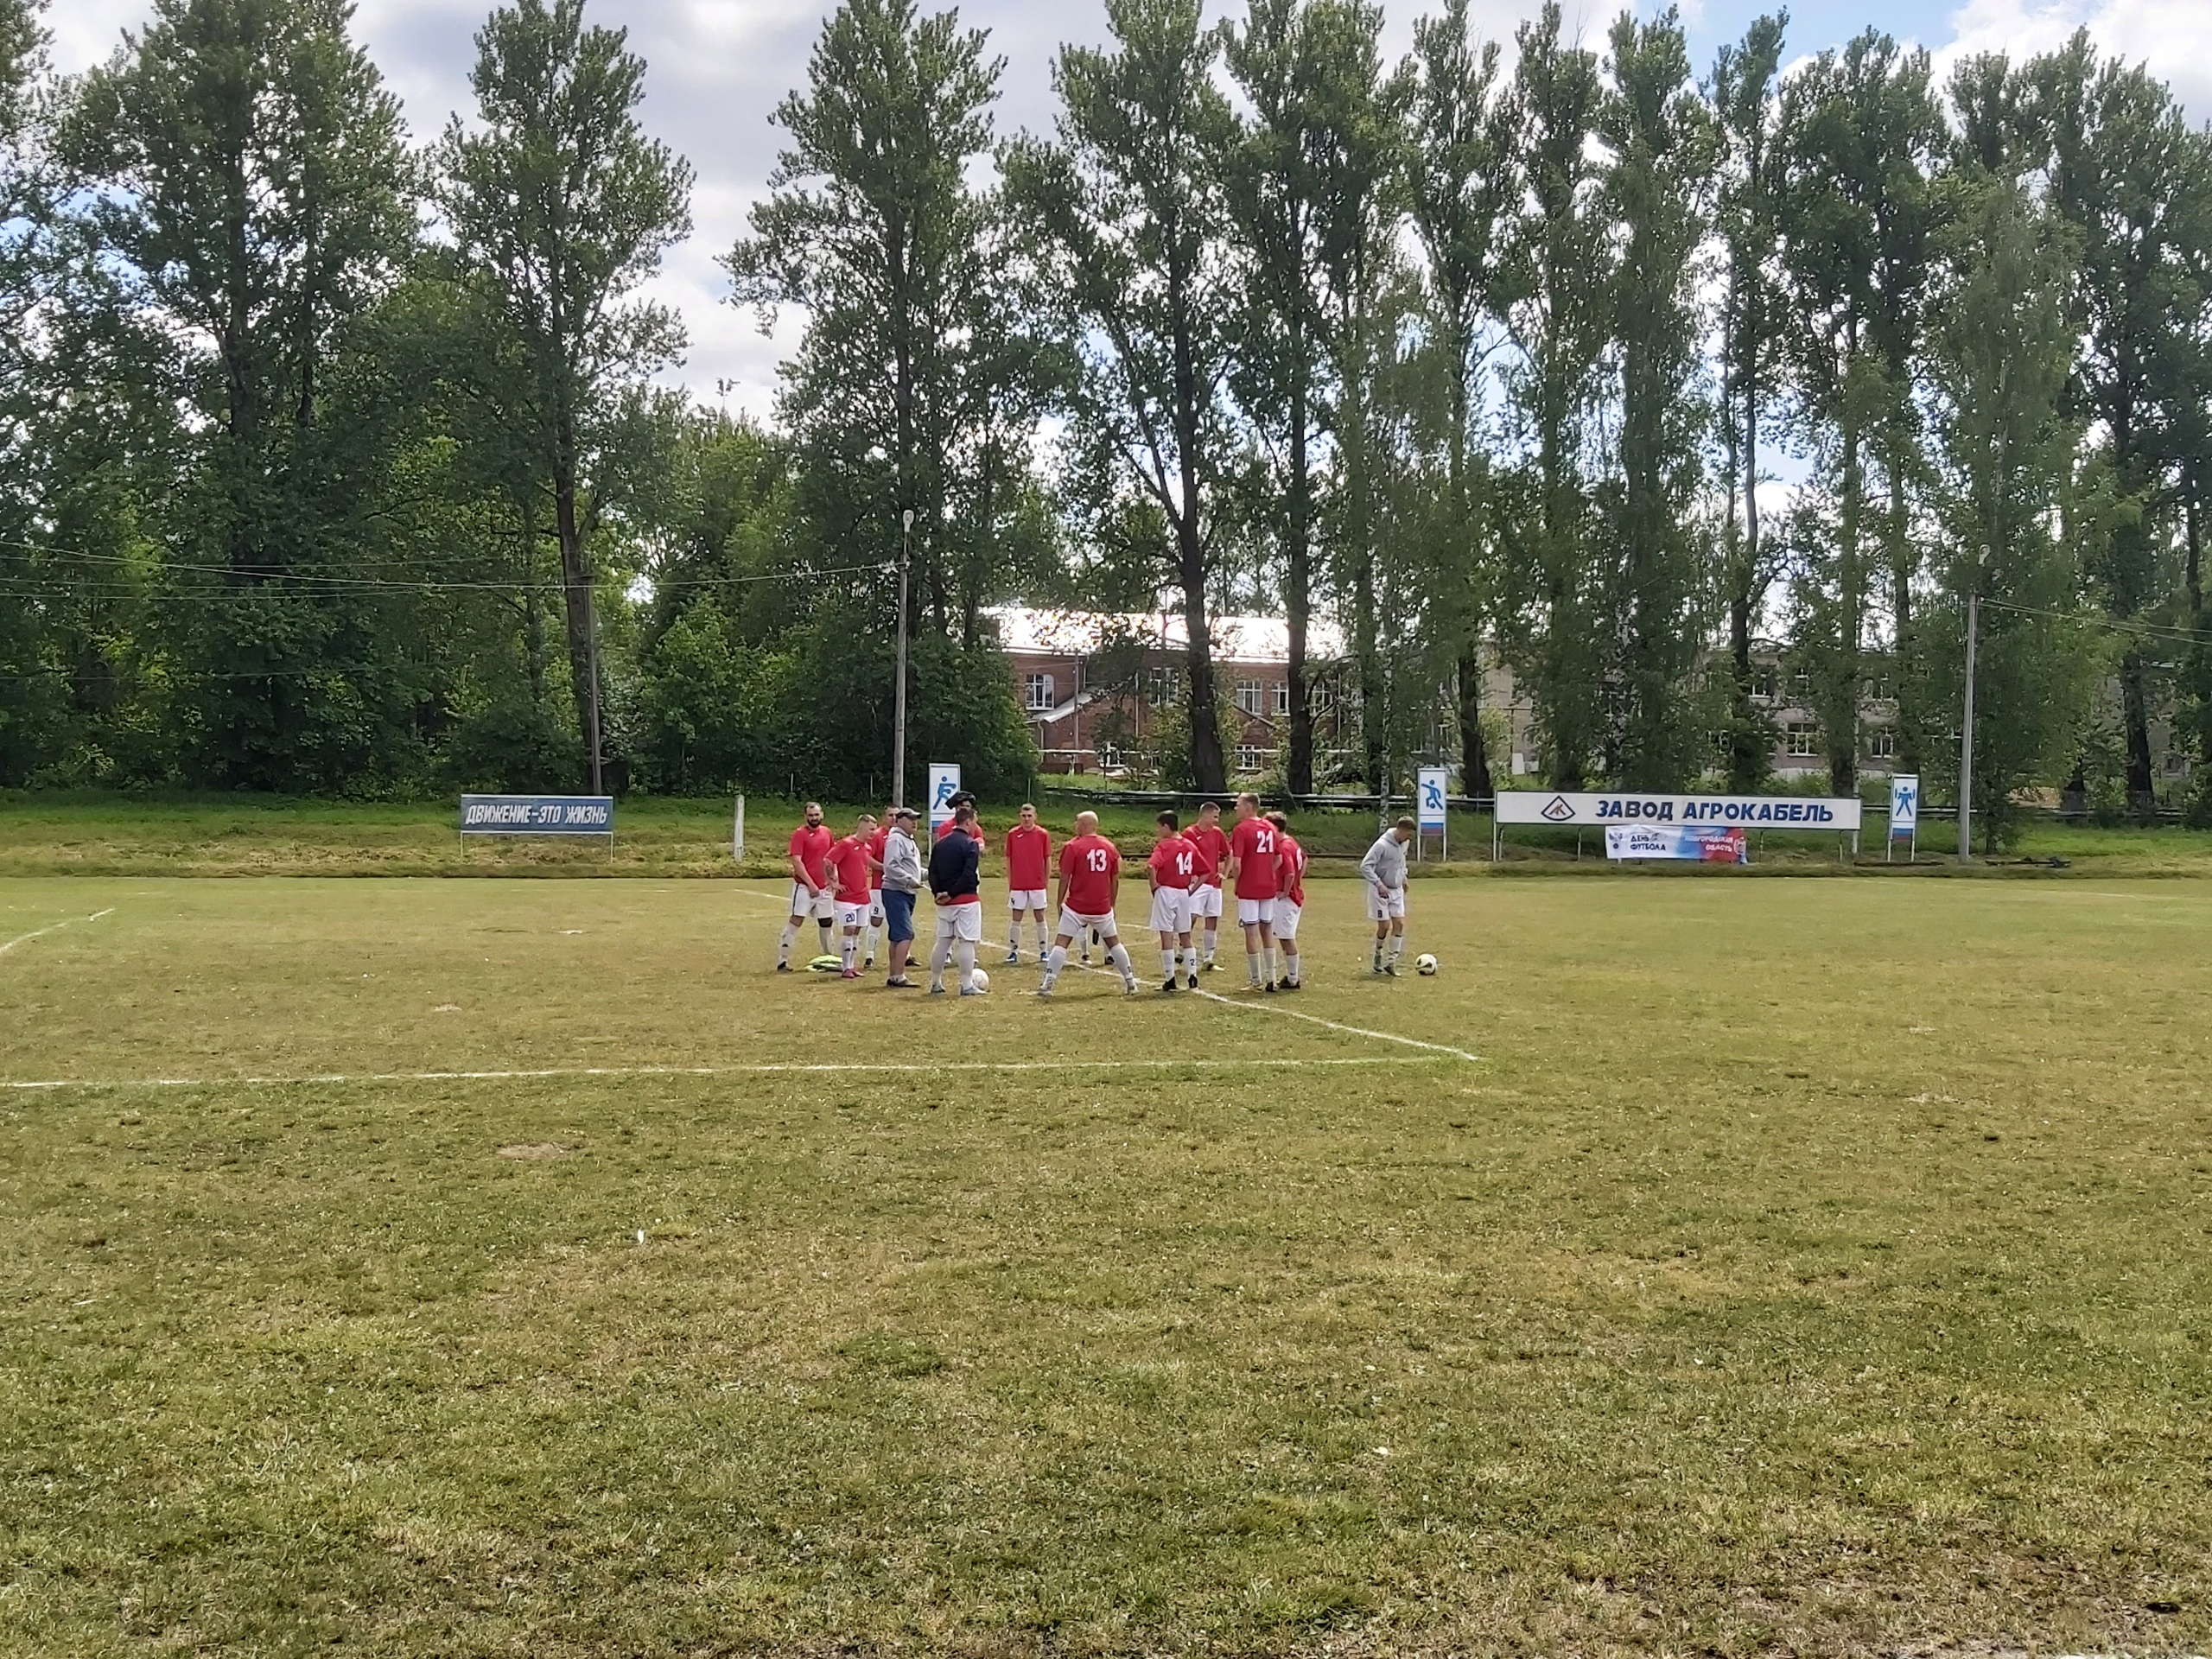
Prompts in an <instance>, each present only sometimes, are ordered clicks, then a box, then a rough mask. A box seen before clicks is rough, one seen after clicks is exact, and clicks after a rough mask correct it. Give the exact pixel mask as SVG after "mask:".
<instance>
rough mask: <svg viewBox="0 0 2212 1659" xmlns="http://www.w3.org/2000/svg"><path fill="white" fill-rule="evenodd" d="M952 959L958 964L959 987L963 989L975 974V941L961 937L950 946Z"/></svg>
mask: <svg viewBox="0 0 2212 1659" xmlns="http://www.w3.org/2000/svg"><path fill="white" fill-rule="evenodd" d="M952 959H953V961H954V962H955V963H958V964H959V968H960V988H961V989H962V990H963V991H964V990H966V989H967V988H968V982H969V980H970V979H972V978H974V977H975V974H976V941H975V940H973V939H962V940H961V941H960V942H959V943H958V944H955V945H954V946H953V947H952Z"/></svg>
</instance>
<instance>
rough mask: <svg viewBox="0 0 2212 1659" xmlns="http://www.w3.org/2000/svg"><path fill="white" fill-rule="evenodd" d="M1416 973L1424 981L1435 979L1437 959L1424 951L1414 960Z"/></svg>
mask: <svg viewBox="0 0 2212 1659" xmlns="http://www.w3.org/2000/svg"><path fill="white" fill-rule="evenodd" d="M1414 972H1415V973H1417V974H1419V975H1420V976H1421V977H1422V978H1423V979H1430V978H1433V977H1434V976H1435V974H1436V958H1435V957H1432V956H1430V955H1429V954H1428V953H1427V951H1426V950H1424V951H1422V952H1421V955H1419V956H1417V957H1414Z"/></svg>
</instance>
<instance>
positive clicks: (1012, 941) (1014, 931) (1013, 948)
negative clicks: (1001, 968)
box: [1006, 910, 1021, 957]
mask: <svg viewBox="0 0 2212 1659" xmlns="http://www.w3.org/2000/svg"><path fill="white" fill-rule="evenodd" d="M1006 953H1007V955H1008V956H1009V957H1018V956H1020V954H1021V912H1020V911H1018V910H1017V911H1015V912H1014V919H1013V920H1012V921H1011V922H1009V923H1007V930H1006Z"/></svg>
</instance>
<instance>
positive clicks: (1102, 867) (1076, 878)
mask: <svg viewBox="0 0 2212 1659" xmlns="http://www.w3.org/2000/svg"><path fill="white" fill-rule="evenodd" d="M1121 874H1122V854H1121V850H1120V849H1118V848H1116V846H1115V845H1114V843H1113V842H1110V841H1109V840H1107V839H1106V837H1105V836H1077V837H1076V838H1075V839H1074V840H1073V841H1071V842H1068V844H1067V845H1066V846H1065V847H1063V848H1061V849H1060V875H1061V877H1062V879H1063V880H1065V882H1066V883H1067V886H1066V888H1065V892H1064V893H1063V896H1062V898H1061V899H1060V902H1061V903H1062V904H1064V905H1065V906H1067V907H1068V908H1069V909H1070V910H1071V911H1073V912H1075V913H1076V914H1077V915H1078V916H1103V915H1104V914H1105V913H1106V912H1108V911H1109V910H1111V909H1113V908H1114V884H1115V882H1116V880H1117V879H1118V878H1119V877H1120V875H1121Z"/></svg>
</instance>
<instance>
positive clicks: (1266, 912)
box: [1236, 899, 1275, 927]
mask: <svg viewBox="0 0 2212 1659" xmlns="http://www.w3.org/2000/svg"><path fill="white" fill-rule="evenodd" d="M1274 918H1275V901H1274V899H1238V900H1237V901H1236V919H1237V921H1238V922H1239V923H1241V924H1242V925H1244V926H1246V927H1249V926H1251V925H1252V924H1253V923H1255V922H1262V923H1268V922H1272V921H1274Z"/></svg>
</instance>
